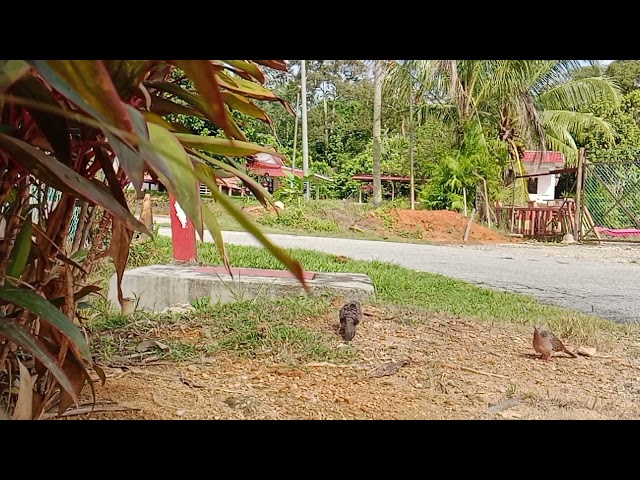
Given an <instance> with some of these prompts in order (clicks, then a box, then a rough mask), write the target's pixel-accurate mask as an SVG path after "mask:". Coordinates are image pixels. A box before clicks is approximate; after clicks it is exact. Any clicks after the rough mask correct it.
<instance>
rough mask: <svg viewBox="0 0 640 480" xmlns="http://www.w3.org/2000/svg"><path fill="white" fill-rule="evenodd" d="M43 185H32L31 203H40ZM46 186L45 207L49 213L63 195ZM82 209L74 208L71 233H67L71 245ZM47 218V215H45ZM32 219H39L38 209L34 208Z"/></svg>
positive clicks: (35, 220)
mask: <svg viewBox="0 0 640 480" xmlns="http://www.w3.org/2000/svg"><path fill="white" fill-rule="evenodd" d="M40 188H41V187H40V186H39V185H33V184H32V185H31V186H30V188H29V194H30V196H31V199H30V203H32V204H36V203H38V201H39V200H38V199H39V196H40V190H39V189H40ZM44 188H46V194H45V195H46V199H47V200H46V207H45V209H44V210H45V211H46V213H47V214H48V213H49V212H51V211H52V210H53V209H54V208H55V207H56V205H57V204H58V202H59V201H60V198H61V197H62V192H60V191H58V190H56V189H54V188H51V187H46V186H44ZM80 210H81V208H80V207H79V206H75V207H74V209H73V217H72V218H71V223H70V225H69V233H68V235H67V243H68V244H69V245H70V244H71V243H72V242H73V237H74V236H75V233H76V229H77V228H78V221H79V219H80ZM45 218H46V216H45ZM32 219H33V221H34V222H37V221H38V209H34V210H33V213H32Z"/></svg>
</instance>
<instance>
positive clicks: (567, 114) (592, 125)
mask: <svg viewBox="0 0 640 480" xmlns="http://www.w3.org/2000/svg"><path fill="white" fill-rule="evenodd" d="M540 117H541V120H542V124H543V125H544V127H545V129H549V128H550V126H552V125H553V126H555V128H556V129H561V128H563V129H565V130H566V131H567V132H569V133H570V134H571V136H573V138H575V139H576V140H578V141H582V140H583V139H584V133H585V131H587V130H588V129H597V130H599V131H600V132H602V133H603V134H604V136H605V138H606V139H607V140H609V141H611V142H613V141H614V135H613V128H612V127H611V125H610V124H609V122H607V121H606V120H603V119H602V118H600V117H596V116H595V115H593V114H592V113H583V112H571V111H568V110H543V111H542V114H541V116H540ZM551 128H554V127H551ZM556 131H557V130H556Z"/></svg>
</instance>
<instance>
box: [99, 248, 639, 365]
mask: <svg viewBox="0 0 640 480" xmlns="http://www.w3.org/2000/svg"><path fill="white" fill-rule="evenodd" d="M227 248H228V251H229V257H230V260H231V263H232V265H233V266H235V267H251V268H268V269H282V268H283V266H282V265H281V264H280V263H279V262H278V261H277V260H276V259H275V258H273V257H272V256H271V255H270V254H269V253H268V252H267V251H266V250H265V249H263V248H260V247H253V246H239V245H232V244H228V245H227ZM288 252H289V254H290V255H291V256H293V257H295V258H296V259H298V260H299V261H300V262H301V263H302V265H303V267H304V268H305V269H306V270H310V271H316V272H354V273H364V274H367V275H369V276H370V277H371V279H372V280H373V282H374V284H375V286H376V294H377V303H378V304H379V305H380V306H384V307H386V308H394V309H400V310H401V311H403V312H405V315H404V316H405V317H406V316H407V315H409V316H411V315H412V314H414V318H415V319H416V321H417V322H420V321H428V319H429V315H428V313H430V312H432V313H440V314H446V315H450V316H454V317H460V318H468V319H475V320H480V321H484V322H489V323H499V322H508V323H511V324H515V325H520V326H522V327H532V326H533V325H534V324H544V325H547V326H548V327H549V328H551V329H552V330H553V331H554V332H555V333H556V334H558V335H559V336H562V337H563V338H569V339H573V340H575V341H580V342H583V343H586V344H592V345H598V346H604V345H607V344H608V343H609V342H610V341H611V339H612V335H614V334H615V335H625V334H629V333H632V332H637V331H638V328H637V327H636V326H634V325H628V324H617V323H614V322H611V321H609V320H605V319H602V318H599V317H596V316H592V315H586V314H583V313H580V312H577V311H574V310H569V309H565V308H561V307H556V306H552V305H546V304H543V303H541V302H539V301H538V300H536V299H535V298H534V297H532V296H528V295H523V294H516V293H507V292H498V291H494V290H490V289H486V288H482V287H478V286H475V285H471V284H468V283H466V282H463V281H460V280H456V279H452V278H449V277H445V276H442V275H438V274H431V273H426V272H416V271H413V270H410V269H407V268H404V267H401V266H397V265H394V264H390V263H384V262H369V261H359V260H351V259H346V260H344V258H340V259H338V258H337V257H336V256H334V255H330V254H325V253H321V252H316V251H311V250H303V249H288ZM198 254H199V259H200V261H201V262H202V263H205V264H209V265H221V264H222V262H221V259H220V257H219V255H218V252H217V251H216V249H215V245H214V244H213V243H200V244H199V246H198ZM170 260H171V242H170V240H169V239H168V238H165V237H156V238H154V239H151V240H147V241H145V242H143V243H138V244H135V245H133V246H132V251H131V257H130V261H129V268H133V267H137V266H142V265H148V264H153V263H166V262H169V261H170ZM112 273H113V267H111V266H110V265H105V266H104V267H103V268H102V269H101V271H100V277H101V278H102V280H103V284H104V285H105V286H106V280H107V279H108V277H109V276H110V275H111V274H112ZM192 305H193V311H191V312H188V313H182V314H178V315H167V314H151V313H148V312H140V311H138V312H135V313H134V315H133V317H132V318H130V319H124V318H123V317H122V316H121V315H120V314H119V313H113V311H112V310H111V309H109V308H108V306H107V305H106V302H105V301H104V300H100V301H98V302H97V304H96V305H95V309H94V310H95V313H94V315H93V317H94V318H93V321H92V322H91V324H90V325H91V331H92V333H93V334H94V337H95V338H96V339H97V340H94V344H95V343H97V344H98V348H99V350H100V351H101V353H102V354H104V355H105V356H108V355H111V356H113V355H114V354H115V352H116V351H120V352H122V351H129V352H135V347H136V345H135V343H136V342H140V341H141V338H157V339H159V340H160V341H162V342H165V343H166V344H167V345H168V346H169V347H170V348H169V349H165V350H164V351H161V349H157V351H156V353H157V354H158V355H160V356H169V357H171V358H172V359H174V360H187V359H190V358H195V357H197V356H202V355H209V354H215V353H218V352H223V351H231V352H235V353H237V354H239V355H248V356H253V355H258V354H265V355H272V356H275V357H278V358H279V359H280V360H284V361H287V362H290V363H300V362H308V361H334V362H339V361H346V360H348V359H349V358H351V357H352V355H353V351H352V349H351V348H350V347H349V348H337V346H338V345H339V344H340V341H339V337H337V335H335V334H333V333H332V332H330V330H329V329H323V330H322V331H321V330H319V329H317V328H315V329H314V328H313V326H307V322H308V320H309V319H313V318H318V317H322V316H332V317H335V311H334V310H335V307H334V306H332V304H331V299H330V298H327V297H317V298H308V297H304V296H300V297H292V298H287V299H281V300H278V301H270V300H267V299H262V298H257V299H254V300H247V301H241V302H237V303H231V304H210V303H209V302H208V299H198V300H196V301H194V302H192ZM425 314H426V315H425ZM327 325H328V320H327ZM187 327H188V328H193V327H196V329H197V330H199V331H200V333H199V334H198V336H197V337H198V339H197V341H194V342H186V343H188V344H189V345H185V341H184V340H180V341H178V340H171V339H170V338H171V335H168V334H169V333H171V332H172V331H175V330H176V329H180V330H184V328H187ZM171 342H174V343H173V344H172V343H171ZM175 342H177V343H175Z"/></svg>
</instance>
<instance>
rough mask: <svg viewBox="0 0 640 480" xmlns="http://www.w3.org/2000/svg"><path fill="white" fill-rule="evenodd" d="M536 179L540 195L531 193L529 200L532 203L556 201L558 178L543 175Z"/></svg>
mask: <svg viewBox="0 0 640 480" xmlns="http://www.w3.org/2000/svg"><path fill="white" fill-rule="evenodd" d="M535 178H537V179H538V193H530V194H529V200H531V201H532V202H544V201H547V200H554V199H555V195H556V176H555V175H543V176H540V177H535Z"/></svg>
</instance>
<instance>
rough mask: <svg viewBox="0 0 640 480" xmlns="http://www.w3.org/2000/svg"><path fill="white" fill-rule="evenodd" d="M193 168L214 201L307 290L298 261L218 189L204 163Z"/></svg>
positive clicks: (307, 286)
mask: <svg viewBox="0 0 640 480" xmlns="http://www.w3.org/2000/svg"><path fill="white" fill-rule="evenodd" d="M195 169H196V173H197V175H198V177H199V178H200V181H201V182H203V183H204V184H205V185H207V187H209V190H211V195H212V196H213V197H214V198H215V199H216V201H217V202H219V203H220V204H221V205H222V207H223V208H224V209H225V210H226V211H227V212H229V213H230V214H231V216H232V217H233V218H235V219H236V220H237V221H238V223H239V224H240V225H241V226H242V227H243V228H244V229H245V230H246V231H247V232H249V233H250V234H251V235H253V236H254V237H255V238H256V239H257V240H258V241H259V242H260V243H261V244H262V245H263V246H264V247H265V248H266V249H267V250H269V252H271V254H272V255H273V256H274V257H276V258H277V259H278V260H280V262H282V264H283V265H284V266H285V267H286V268H287V270H289V271H290V272H291V273H292V274H293V275H295V277H296V278H297V279H298V280H299V281H300V282H301V283H302V285H303V287H304V288H305V290H307V291H309V285H308V284H307V282H306V281H305V279H304V271H303V270H302V265H300V262H298V261H297V260H295V259H293V258H291V257H290V256H289V255H288V254H287V252H285V251H284V250H283V249H282V248H280V247H278V246H277V245H275V244H274V243H272V242H271V240H269V239H268V238H267V237H266V236H265V235H264V234H263V233H262V231H261V230H260V228H259V227H258V226H257V225H256V224H255V223H253V221H252V220H251V219H250V218H249V217H247V216H246V215H245V214H244V213H243V212H242V211H241V210H240V209H239V208H238V207H237V206H235V205H234V204H233V202H232V201H231V200H230V199H229V197H228V196H227V195H225V194H224V193H221V192H220V191H219V190H218V188H217V186H216V182H215V180H212V179H211V176H210V174H209V172H208V170H207V168H206V165H204V164H196V166H195Z"/></svg>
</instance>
